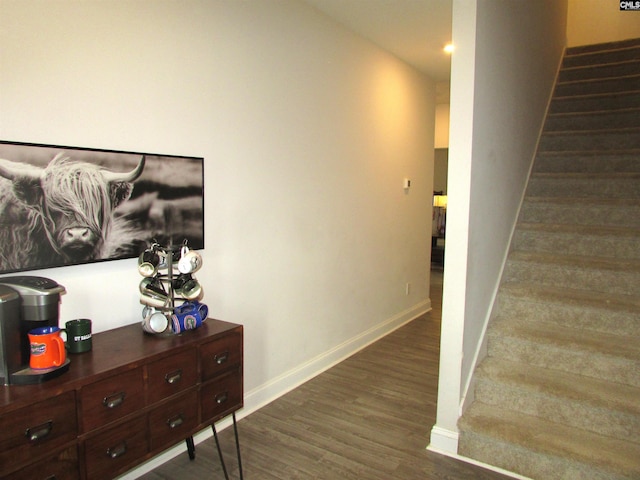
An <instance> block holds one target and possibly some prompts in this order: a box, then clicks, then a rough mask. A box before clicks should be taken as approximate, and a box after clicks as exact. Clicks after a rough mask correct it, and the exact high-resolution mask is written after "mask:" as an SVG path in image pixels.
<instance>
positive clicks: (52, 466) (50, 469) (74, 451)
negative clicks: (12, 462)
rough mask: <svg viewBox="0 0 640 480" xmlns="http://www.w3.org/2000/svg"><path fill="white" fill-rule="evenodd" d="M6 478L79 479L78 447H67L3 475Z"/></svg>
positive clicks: (39, 479)
mask: <svg viewBox="0 0 640 480" xmlns="http://www.w3.org/2000/svg"><path fill="white" fill-rule="evenodd" d="M2 478H3V479H5V480H52V479H55V480H78V479H79V478H80V473H79V472H78V447H76V446H75V445H73V447H70V448H67V449H65V450H63V451H62V452H59V453H57V454H55V455H51V456H50V457H48V458H45V459H43V460H41V461H40V462H37V463H34V464H32V465H29V466H28V467H26V468H23V469H21V470H18V471H17V472H15V473H13V474H12V475H9V476H8V477H2Z"/></svg>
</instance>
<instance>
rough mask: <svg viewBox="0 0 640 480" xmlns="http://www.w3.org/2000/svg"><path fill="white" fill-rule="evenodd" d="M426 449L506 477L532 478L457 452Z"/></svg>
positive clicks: (518, 479) (525, 479)
mask: <svg viewBox="0 0 640 480" xmlns="http://www.w3.org/2000/svg"><path fill="white" fill-rule="evenodd" d="M427 450H430V451H432V452H435V453H439V454H440V455H444V456H446V457H451V458H455V459H456V460H460V461H461V462H465V463H469V464H471V465H476V466H478V467H482V468H484V469H486V470H490V471H492V472H497V473H500V474H502V475H504V476H506V477H510V478H515V479H517V480H533V479H532V478H529V477H525V476H523V475H520V474H518V473H514V472H510V471H509V470H505V469H504V468H500V467H495V466H493V465H489V464H488V463H483V462H479V461H478V460H474V459H473V458H468V457H463V456H462V455H458V454H457V453H449V452H446V451H439V450H437V449H434V448H431V445H429V447H427Z"/></svg>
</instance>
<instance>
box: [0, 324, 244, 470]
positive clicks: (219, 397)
mask: <svg viewBox="0 0 640 480" xmlns="http://www.w3.org/2000/svg"><path fill="white" fill-rule="evenodd" d="M70 359H71V364H70V367H69V371H68V372H65V373H64V374H62V375H61V376H60V377H58V378H55V379H52V380H48V381H45V382H43V383H41V384H38V385H10V386H0V478H3V479H7V480H9V479H11V480H16V479H29V480H33V479H43V480H45V479H55V480H94V479H106V478H113V477H115V476H117V475H120V474H122V473H124V472H126V471H127V470H130V469H131V468H133V467H134V466H136V465H138V464H140V463H142V462H143V461H145V460H148V459H149V458H151V457H153V456H155V455H157V454H158V453H160V452H162V451H163V450H166V449H167V448H169V447H171V446H173V445H175V444H177V443H179V442H181V441H184V440H185V439H186V440H187V446H188V449H189V455H190V457H191V458H194V454H195V450H194V446H193V437H192V436H193V435H194V434H195V433H196V432H198V431H200V430H202V429H204V428H207V427H209V426H212V427H213V432H214V435H215V436H216V441H217V433H216V431H215V422H216V421H218V420H220V419H222V418H224V417H226V416H228V415H233V420H234V428H235V427H236V425H235V412H236V411H237V410H239V409H240V408H242V406H243V328H242V326H241V325H236V324H233V323H227V322H223V321H219V320H214V319H208V320H207V321H206V322H205V323H204V324H203V325H202V326H201V327H200V328H198V329H196V330H191V331H187V332H184V333H183V334H181V335H171V336H163V337H156V336H151V335H147V334H145V333H143V332H142V329H141V328H140V325H138V324H135V325H128V326H125V327H121V328H117V329H114V330H109V331H106V332H102V333H98V334H95V335H94V336H93V348H92V350H91V351H90V352H87V353H82V354H77V355H70ZM235 432H236V442H237V439H238V437H237V430H236V431H235ZM236 446H237V447H238V455H239V453H240V451H239V446H238V444H237V443H236ZM218 452H219V453H220V448H219V446H218ZM238 459H239V460H240V458H239V457H238ZM221 460H222V457H221ZM223 468H224V471H225V476H226V475H227V473H226V468H225V467H224V462H223ZM241 471H242V470H241Z"/></svg>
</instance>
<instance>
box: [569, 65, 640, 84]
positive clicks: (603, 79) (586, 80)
mask: <svg viewBox="0 0 640 480" xmlns="http://www.w3.org/2000/svg"><path fill="white" fill-rule="evenodd" d="M638 62H640V60H638V59H634V60H628V61H626V62H624V63H638ZM619 63H623V62H615V63H613V64H607V65H610V66H611V65H617V64H619ZM596 66H600V67H601V66H602V65H589V66H588V67H587V66H582V68H593V67H596ZM570 68H577V67H576V66H573V67H566V70H568V69H570ZM564 70H565V69H563V71H564ZM627 79H637V80H640V74H637V73H630V74H627V75H614V76H611V77H598V78H581V79H578V80H561V81H559V82H557V83H556V86H558V85H563V86H564V85H571V84H584V83H598V82H607V81H610V80H627Z"/></svg>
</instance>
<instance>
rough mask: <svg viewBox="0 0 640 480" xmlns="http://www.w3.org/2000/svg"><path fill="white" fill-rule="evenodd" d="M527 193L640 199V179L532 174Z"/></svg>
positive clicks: (633, 177) (630, 177) (551, 195)
mask: <svg viewBox="0 0 640 480" xmlns="http://www.w3.org/2000/svg"><path fill="white" fill-rule="evenodd" d="M527 195H530V196H534V197H557V196H562V197H572V198H594V199H596V198H602V199H603V200H606V199H640V181H638V178H637V177H636V176H631V175H630V176H627V177H621V178H619V179H613V180H612V179H610V178H608V177H603V178H602V177H594V178H586V179H583V178H575V177H570V176H567V177H564V176H553V177H546V176H538V175H532V176H531V179H530V180H529V186H528V188H527Z"/></svg>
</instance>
